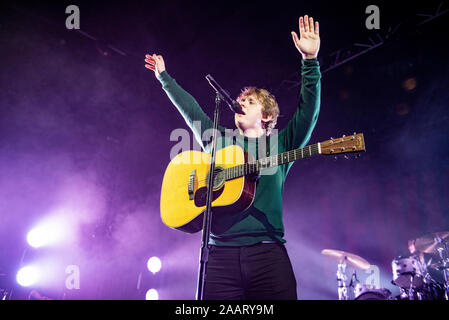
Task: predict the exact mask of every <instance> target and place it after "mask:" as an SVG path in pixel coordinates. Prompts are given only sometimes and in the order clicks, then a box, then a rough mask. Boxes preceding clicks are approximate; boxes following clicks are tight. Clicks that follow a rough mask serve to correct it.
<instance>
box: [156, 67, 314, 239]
mask: <svg viewBox="0 0 449 320" xmlns="http://www.w3.org/2000/svg"><path fill="white" fill-rule="evenodd" d="M301 75H302V86H301V96H300V101H299V104H298V108H297V109H296V112H295V114H294V115H293V118H292V119H291V120H290V121H289V122H288V124H287V126H286V127H285V128H284V129H282V130H281V131H279V132H277V130H275V131H273V132H272V134H270V136H269V137H268V139H267V137H266V136H263V137H261V138H248V137H244V136H242V135H240V134H239V133H238V130H235V129H226V128H224V127H222V126H220V127H219V130H220V132H221V136H219V137H218V140H217V150H219V149H221V148H223V147H225V146H228V145H231V144H237V145H239V146H241V147H242V148H244V149H245V150H246V151H247V152H249V153H250V154H251V155H252V156H253V157H254V159H259V158H264V157H265V156H269V155H276V154H279V153H282V152H285V151H289V150H292V149H297V148H302V147H304V146H305V145H306V144H307V143H308V141H309V140H310V136H311V134H312V131H313V129H314V127H315V124H316V122H317V119H318V114H319V110H320V93H321V83H320V79H321V73H320V66H319V63H318V61H317V60H302V67H301ZM158 79H159V81H160V82H161V83H162V87H163V89H164V90H165V92H166V93H167V95H168V97H169V98H170V100H171V101H172V103H173V104H174V105H175V106H176V108H177V109H178V110H179V112H181V114H182V116H183V117H184V119H185V121H186V123H187V124H188V125H189V127H190V128H191V129H192V131H193V133H194V135H195V138H196V140H197V141H198V143H199V144H200V145H201V147H202V148H203V150H204V151H206V152H210V151H209V150H210V144H208V142H209V141H203V139H202V138H203V137H205V136H207V137H210V135H208V134H207V133H206V135H205V136H203V133H204V132H205V130H208V129H211V128H213V121H212V120H211V119H210V118H209V117H208V116H207V115H206V114H205V113H204V111H203V110H202V109H201V107H200V106H199V104H198V102H197V101H196V100H195V99H194V98H193V97H192V96H191V95H190V94H189V93H187V92H186V91H185V90H184V89H182V88H181V87H180V86H179V85H178V84H177V83H176V81H175V79H173V78H172V77H170V75H169V74H168V73H167V72H166V71H164V72H162V73H161V74H160V75H159V76H158ZM231 133H232V134H231ZM264 145H266V146H267V147H266V148H264V147H263V146H264ZM259 149H260V150H259ZM258 154H259V155H260V156H257V155H258ZM292 164H293V162H290V163H287V164H283V165H280V166H277V167H274V168H271V169H266V170H265V171H264V170H262V171H261V176H260V179H259V180H258V182H257V187H256V195H255V198H254V202H253V204H252V205H251V207H249V208H248V209H247V210H245V211H244V212H241V213H233V214H228V215H224V214H220V215H216V216H215V215H213V214H212V230H211V235H210V241H209V243H210V244H213V245H219V246H244V245H252V244H255V243H258V242H261V241H279V242H282V243H284V242H286V241H285V240H284V238H283V237H284V225H283V222H282V193H283V190H284V181H285V178H286V176H287V173H288V171H289V170H290V168H291V166H292ZM212 211H213V210H212Z"/></svg>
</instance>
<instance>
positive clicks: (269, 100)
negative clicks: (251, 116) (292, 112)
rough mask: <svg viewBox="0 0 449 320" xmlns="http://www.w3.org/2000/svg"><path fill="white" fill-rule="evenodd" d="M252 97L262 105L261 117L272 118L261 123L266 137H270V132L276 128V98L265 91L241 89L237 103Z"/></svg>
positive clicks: (277, 110)
mask: <svg viewBox="0 0 449 320" xmlns="http://www.w3.org/2000/svg"><path fill="white" fill-rule="evenodd" d="M248 96H254V97H255V98H256V99H257V101H259V102H260V104H261V105H262V116H263V117H267V116H272V118H271V120H269V121H267V122H264V121H262V128H263V129H265V131H266V135H267V136H268V135H270V133H271V130H273V128H274V127H275V126H276V123H277V119H278V116H279V112H280V111H279V106H278V103H277V102H276V98H275V97H274V95H272V94H271V93H270V92H268V91H267V90H265V89H261V88H256V87H245V88H243V89H242V92H241V93H240V95H239V96H238V97H237V101H239V100H241V99H243V98H245V97H248Z"/></svg>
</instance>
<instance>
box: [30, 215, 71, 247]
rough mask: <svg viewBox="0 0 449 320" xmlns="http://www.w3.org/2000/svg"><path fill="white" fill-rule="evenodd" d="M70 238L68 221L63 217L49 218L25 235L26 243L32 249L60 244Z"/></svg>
mask: <svg viewBox="0 0 449 320" xmlns="http://www.w3.org/2000/svg"><path fill="white" fill-rule="evenodd" d="M71 236H72V232H71V228H70V226H69V221H68V220H67V219H66V218H65V217H63V216H51V217H48V218H47V219H45V220H44V221H42V222H41V223H40V224H39V225H37V226H36V227H35V228H33V229H32V230H31V231H30V232H28V234H27V242H28V244H29V245H30V246H32V247H34V248H39V247H43V246H48V245H56V244H61V243H63V242H65V241H67V240H69V238H70V237H71Z"/></svg>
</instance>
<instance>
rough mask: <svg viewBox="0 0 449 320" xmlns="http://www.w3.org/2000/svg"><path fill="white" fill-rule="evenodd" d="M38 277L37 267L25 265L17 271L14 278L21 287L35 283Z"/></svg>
mask: <svg viewBox="0 0 449 320" xmlns="http://www.w3.org/2000/svg"><path fill="white" fill-rule="evenodd" d="M39 277H40V272H39V269H38V268H36V267H34V266H26V267H23V268H22V269H20V270H19V271H18V272H17V276H16V280H17V282H18V283H19V284H20V285H21V286H23V287H29V286H31V285H33V284H35V283H36V282H37V281H38V280H39Z"/></svg>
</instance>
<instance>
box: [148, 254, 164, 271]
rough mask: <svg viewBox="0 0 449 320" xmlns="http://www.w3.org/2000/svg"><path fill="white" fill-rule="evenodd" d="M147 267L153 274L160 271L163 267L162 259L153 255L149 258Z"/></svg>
mask: <svg viewBox="0 0 449 320" xmlns="http://www.w3.org/2000/svg"><path fill="white" fill-rule="evenodd" d="M147 267H148V270H150V271H151V272H152V273H153V274H155V273H156V272H159V271H160V270H161V268H162V262H161V259H159V258H158V257H151V258H150V259H148V262H147Z"/></svg>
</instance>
